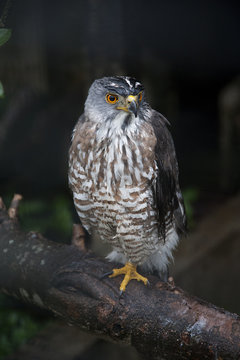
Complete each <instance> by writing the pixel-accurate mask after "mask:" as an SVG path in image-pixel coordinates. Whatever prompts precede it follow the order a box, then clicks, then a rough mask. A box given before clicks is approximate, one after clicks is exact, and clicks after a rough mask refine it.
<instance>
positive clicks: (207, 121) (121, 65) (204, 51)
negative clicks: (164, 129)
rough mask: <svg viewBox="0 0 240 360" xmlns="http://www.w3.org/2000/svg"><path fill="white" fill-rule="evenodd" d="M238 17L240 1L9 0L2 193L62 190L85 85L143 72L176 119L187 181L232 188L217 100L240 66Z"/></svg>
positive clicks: (153, 98) (2, 52) (0, 70)
mask: <svg viewBox="0 0 240 360" xmlns="http://www.w3.org/2000/svg"><path fill="white" fill-rule="evenodd" d="M4 3H5V2H4V1H2V2H1V3H0V4H2V8H3V5H4ZM239 15H240V12H239V2H238V1H211V2H207V1H206V2H205V1H203V2H192V1H181V2H178V1H173V0H172V1H159V2H157V1H130V2H129V1H124V0H123V1H118V2H113V1H108V0H107V1H97V0H95V1H94V0H92V1H79V0H78V1H73V0H69V1H61V2H59V1H55V0H53V1H51V2H49V1H45V0H35V1H31V0H24V1H18V2H17V1H12V4H11V7H10V9H9V11H8V14H7V17H6V20H5V26H6V27H10V28H12V31H13V33H12V38H11V40H10V41H9V42H8V43H7V44H6V45H4V47H2V48H1V49H0V78H1V81H2V82H3V84H4V87H5V93H6V96H5V99H4V100H1V103H0V114H1V119H0V150H1V151H0V164H1V172H0V186H1V192H2V193H4V192H5V191H18V192H19V191H20V192H22V193H24V194H25V196H26V195H27V194H28V193H29V194H31V195H34V196H36V195H38V194H40V193H43V194H46V193H47V192H50V193H52V192H55V191H56V190H60V191H62V190H66V188H67V180H66V179H67V177H66V174H67V152H68V147H69V142H70V136H71V131H72V128H73V126H74V124H75V122H76V120H77V118H78V117H79V115H80V114H81V112H82V111H83V105H84V99H85V98H86V95H87V89H88V87H89V85H90V84H91V82H92V81H93V80H94V79H95V78H97V77H102V76H105V75H113V74H127V75H131V76H135V77H137V78H138V79H139V80H141V81H142V82H143V83H144V85H145V87H146V90H147V94H148V99H149V102H150V103H151V105H152V107H154V108H155V109H157V110H158V111H160V112H162V113H163V114H164V115H165V116H167V118H168V119H169V120H170V122H171V124H172V133H173V136H174V140H175V144H176V148H177V155H178V159H179V163H180V173H181V183H182V186H183V187H187V186H189V185H190V186H193V185H194V186H195V185H196V186H197V187H199V188H201V189H203V190H206V191H214V192H215V191H217V190H218V189H219V188H221V189H224V191H227V192H228V191H235V190H236V189H237V188H238V183H237V181H236V178H237V177H236V174H234V175H233V177H234V178H233V179H232V178H231V176H232V174H231V170H229V169H228V172H229V177H230V179H229V178H228V179H227V180H226V179H221V178H220V177H221V166H220V165H221V164H220V160H221V151H220V150H221V148H220V147H219V144H220V135H221V123H220V119H221V114H220V113H219V106H218V104H219V95H220V93H221V91H223V89H224V88H225V87H226V86H228V85H229V83H230V82H232V81H234V80H235V79H236V77H237V76H238V75H239V73H240V46H239V34H240V21H239ZM238 168H239V166H238ZM237 170H238V169H237ZM237 172H238V171H237ZM224 173H225V171H224ZM221 180H222V181H221ZM223 180H224V181H225V183H224V181H223ZM221 185H223V186H222V187H221Z"/></svg>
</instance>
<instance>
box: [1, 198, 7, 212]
mask: <svg viewBox="0 0 240 360" xmlns="http://www.w3.org/2000/svg"><path fill="white" fill-rule="evenodd" d="M0 209H2V210H5V209H6V206H5V204H4V202H3V199H2V198H1V197H0Z"/></svg>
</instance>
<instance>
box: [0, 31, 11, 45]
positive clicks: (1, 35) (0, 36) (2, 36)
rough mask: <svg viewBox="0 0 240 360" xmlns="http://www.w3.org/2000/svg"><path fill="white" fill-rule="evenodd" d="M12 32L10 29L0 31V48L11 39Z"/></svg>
mask: <svg viewBox="0 0 240 360" xmlns="http://www.w3.org/2000/svg"><path fill="white" fill-rule="evenodd" d="M11 34H12V30H11V29H0V46H2V45H3V44H5V42H7V41H8V40H9V38H10V37H11Z"/></svg>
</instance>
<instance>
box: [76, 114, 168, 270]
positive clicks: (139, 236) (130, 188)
mask: <svg viewBox="0 0 240 360" xmlns="http://www.w3.org/2000/svg"><path fill="white" fill-rule="evenodd" d="M155 144H156V138H155V135H154V132H153V130H152V128H151V127H150V126H149V125H148V123H146V122H141V120H140V119H137V120H136V121H135V122H134V125H133V126H132V127H131V126H129V128H128V129H127V130H126V129H125V130H123V129H119V128H118V129H117V131H116V129H115V131H114V126H111V128H107V127H106V126H105V127H102V128H101V127H99V128H98V126H97V124H96V123H91V122H85V123H79V124H78V125H77V128H76V131H75V134H74V136H73V142H72V146H71V149H70V160H69V164H70V169H69V183H70V186H71V188H72V191H73V197H74V204H75V207H76V210H77V212H78V215H79V217H80V219H81V222H82V224H83V226H84V227H85V228H86V229H87V231H88V232H89V233H90V234H93V235H94V234H97V235H98V237H100V238H101V240H103V241H108V242H110V244H111V245H112V247H113V250H114V251H115V253H116V254H120V255H122V256H123V258H124V261H125V260H126V261H130V262H131V263H133V264H136V265H139V264H143V263H144V262H145V261H146V260H147V259H148V257H149V256H150V255H151V254H154V253H155V252H156V251H157V250H158V249H159V243H162V244H163V239H161V238H160V237H159V233H158V220H157V210H156V205H155V201H154V198H153V191H152V189H153V187H154V184H155V179H156V176H157V165H156V161H155V157H154V147H155ZM166 220H167V219H166ZM167 226H168V229H167V231H168V232H170V230H171V224H170V219H168V220H167Z"/></svg>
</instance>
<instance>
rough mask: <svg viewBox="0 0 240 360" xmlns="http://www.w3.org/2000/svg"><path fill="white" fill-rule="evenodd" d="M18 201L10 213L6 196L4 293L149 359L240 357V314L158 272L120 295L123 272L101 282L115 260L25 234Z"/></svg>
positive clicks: (0, 248)
mask: <svg viewBox="0 0 240 360" xmlns="http://www.w3.org/2000/svg"><path fill="white" fill-rule="evenodd" d="M17 203H18V199H16V198H15V199H14V202H13V203H12V205H11V206H10V209H9V212H7V210H6V209H5V208H4V205H3V203H2V202H0V288H1V290H2V291H3V292H5V293H6V294H9V295H12V296H15V297H17V298H19V299H22V300H24V301H25V302H29V303H34V304H36V305H37V306H40V307H43V308H45V309H48V310H50V311H51V312H53V313H54V314H55V315H57V316H58V317H60V318H62V319H64V320H65V321H66V322H67V323H71V324H74V325H76V326H79V327H80V328H81V329H83V330H87V331H89V332H91V333H92V334H95V335H99V336H104V337H105V338H107V339H109V340H113V341H116V342H122V343H126V344H129V345H132V346H134V347H135V348H136V349H137V350H138V351H139V352H140V353H141V354H142V355H143V356H144V358H145V359H148V358H149V359H173V360H174V359H178V360H179V359H239V358H240V318H239V317H238V316H237V315H235V314H231V313H229V312H227V311H225V310H223V309H220V308H217V307H216V306H214V305H211V304H208V303H206V302H204V301H202V300H200V299H197V298H195V297H193V296H191V295H189V294H187V293H185V292H184V291H183V290H182V289H180V288H178V287H176V286H175V285H174V283H173V282H170V283H163V282H160V281H159V280H158V278H156V277H154V276H148V278H149V281H150V286H149V287H146V286H144V285H143V284H141V283H138V282H135V281H131V282H130V284H129V285H128V287H127V290H126V293H124V294H123V296H122V297H119V285H120V281H121V279H120V278H119V277H118V278H115V279H110V278H105V279H103V280H100V278H101V275H102V274H104V273H106V272H109V271H111V269H112V267H113V264H110V263H108V262H106V261H105V260H104V259H100V258H98V257H96V256H95V255H94V254H92V253H90V252H85V251H81V250H80V249H81V248H82V249H83V250H84V247H81V246H80V247H79V248H77V247H76V246H75V245H64V244H58V243H55V242H52V241H49V240H47V239H45V238H44V237H43V236H42V235H41V234H38V233H33V232H31V233H27V234H26V233H24V232H22V231H21V229H20V225H19V223H18V221H17V217H16V215H17ZM12 209H15V210H14V211H13V210H12ZM8 213H9V214H10V215H12V214H14V215H13V216H11V217H10V216H9V215H8Z"/></svg>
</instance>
